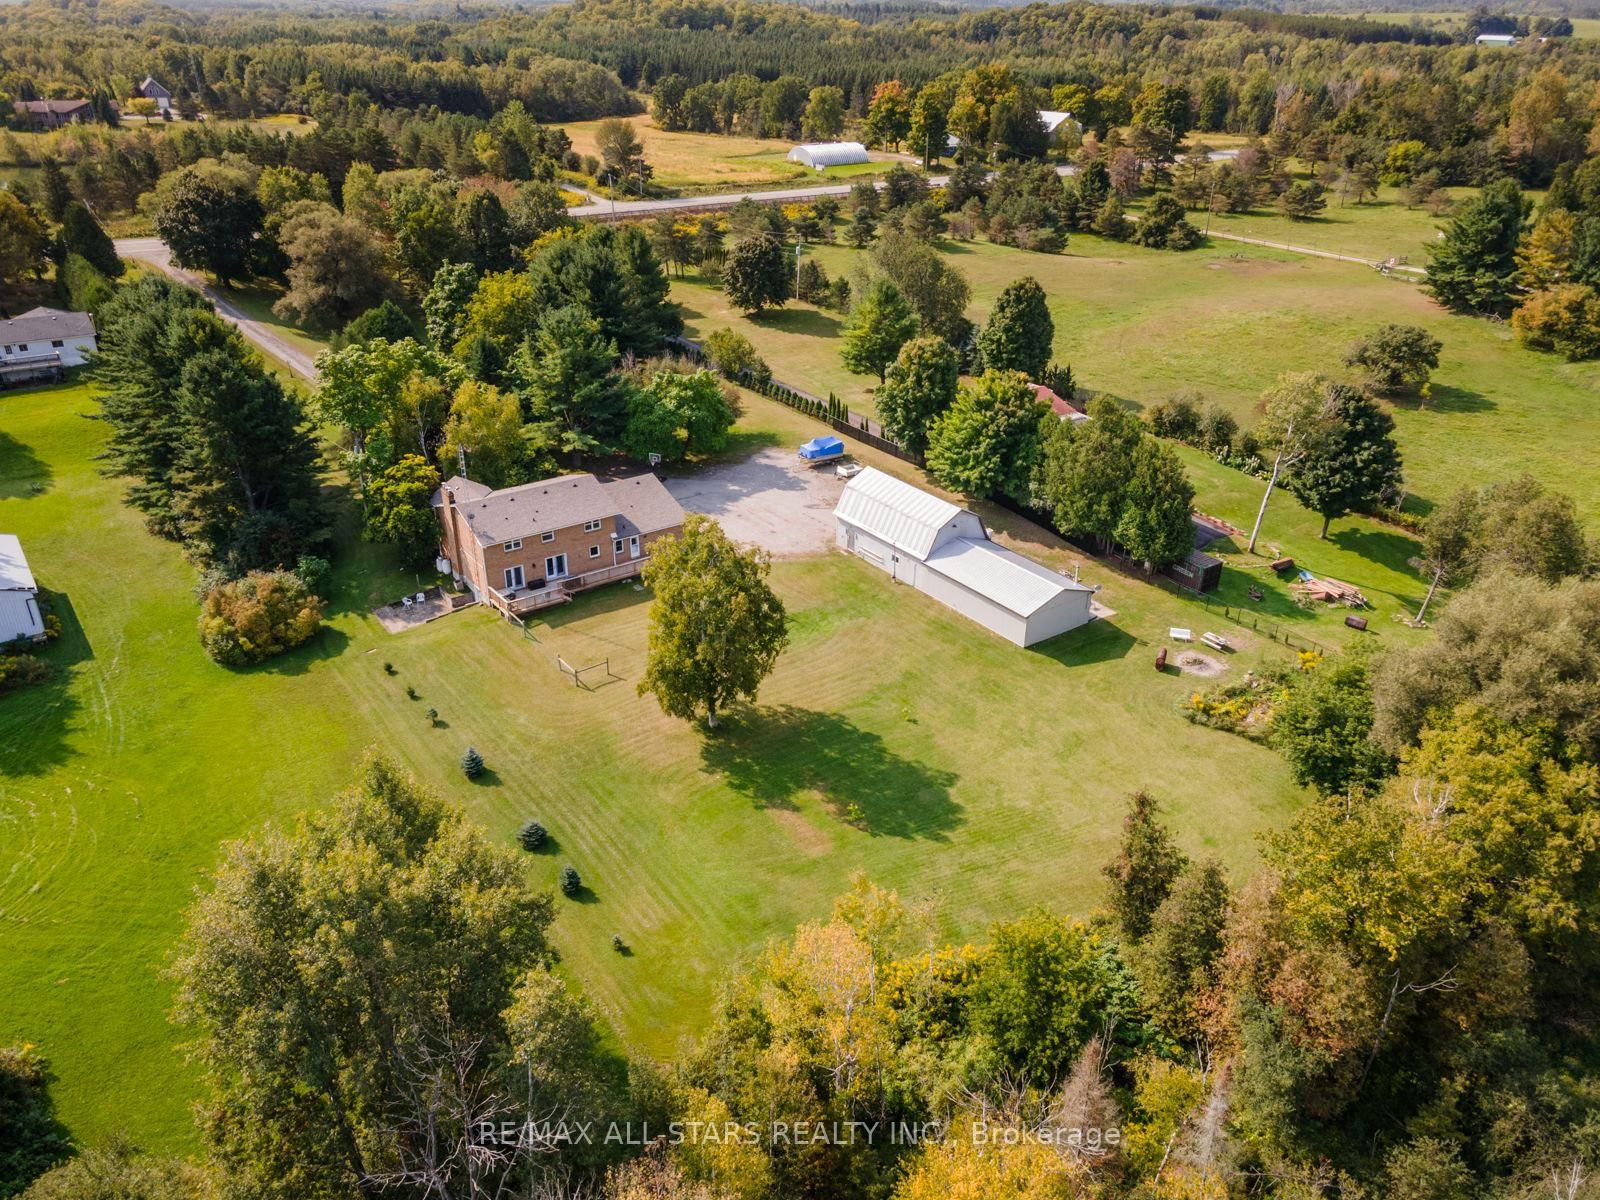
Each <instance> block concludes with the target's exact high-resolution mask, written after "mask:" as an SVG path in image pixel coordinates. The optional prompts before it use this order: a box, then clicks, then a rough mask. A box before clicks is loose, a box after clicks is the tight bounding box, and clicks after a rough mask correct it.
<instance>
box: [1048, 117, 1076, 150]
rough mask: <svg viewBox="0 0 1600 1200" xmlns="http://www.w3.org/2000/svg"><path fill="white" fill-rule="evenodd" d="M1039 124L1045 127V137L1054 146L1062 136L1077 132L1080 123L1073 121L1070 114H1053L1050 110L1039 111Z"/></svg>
mask: <svg viewBox="0 0 1600 1200" xmlns="http://www.w3.org/2000/svg"><path fill="white" fill-rule="evenodd" d="M1039 124H1041V125H1043V126H1044V133H1045V137H1047V138H1048V139H1049V140H1050V144H1051V145H1052V146H1054V145H1055V144H1056V143H1057V142H1058V141H1060V140H1061V135H1062V134H1064V133H1067V132H1068V131H1076V129H1077V128H1078V123H1077V122H1076V121H1074V120H1073V119H1072V114H1071V113H1069V112H1052V111H1050V110H1049V109H1048V108H1041V109H1040V110H1039Z"/></svg>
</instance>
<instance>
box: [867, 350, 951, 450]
mask: <svg viewBox="0 0 1600 1200" xmlns="http://www.w3.org/2000/svg"><path fill="white" fill-rule="evenodd" d="M960 377H961V360H960V356H959V355H957V354H956V351H955V348H954V347H953V346H951V345H950V343H949V342H946V341H945V340H943V339H942V338H937V337H919V338H913V339H912V340H911V341H909V342H907V343H906V344H905V345H904V346H902V347H901V348H900V355H899V357H898V358H896V359H895V361H894V365H893V366H891V367H890V368H889V372H888V375H887V376H886V377H885V379H884V382H883V385H882V386H881V387H879V388H878V390H877V393H876V394H875V395H874V397H873V400H874V404H875V407H876V408H877V410H878V420H879V421H881V422H882V423H883V430H884V432H885V433H887V434H888V435H889V436H890V437H892V438H894V439H895V440H896V441H897V442H899V443H900V444H901V445H903V446H904V447H905V448H906V449H907V450H910V451H911V452H912V453H913V454H921V453H923V452H924V451H925V450H927V448H928V431H929V429H930V428H931V426H932V425H933V423H934V422H935V421H936V420H937V419H938V418H939V417H940V416H942V415H943V414H944V413H945V412H946V411H947V410H948V409H949V408H950V406H951V405H952V404H954V403H955V399H956V386H957V384H958V383H959V382H960Z"/></svg>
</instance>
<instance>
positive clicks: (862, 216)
mask: <svg viewBox="0 0 1600 1200" xmlns="http://www.w3.org/2000/svg"><path fill="white" fill-rule="evenodd" d="M877 234H878V218H877V217H875V216H873V215H872V210H871V209H870V208H867V207H866V206H865V205H862V206H861V207H859V208H857V209H856V210H855V211H854V212H853V213H851V214H850V227H849V228H848V229H846V230H845V237H846V238H848V239H849V241H850V244H851V245H852V246H854V247H855V248H856V249H857V250H863V249H865V248H866V247H868V246H870V245H872V239H873V238H874V237H876V236H877Z"/></svg>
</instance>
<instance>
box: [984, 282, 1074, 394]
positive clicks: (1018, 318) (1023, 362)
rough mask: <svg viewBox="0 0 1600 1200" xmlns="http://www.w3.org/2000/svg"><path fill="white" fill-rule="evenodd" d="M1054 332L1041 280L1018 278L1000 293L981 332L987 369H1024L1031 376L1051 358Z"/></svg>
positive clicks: (1039, 370)
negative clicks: (1040, 284)
mask: <svg viewBox="0 0 1600 1200" xmlns="http://www.w3.org/2000/svg"><path fill="white" fill-rule="evenodd" d="M1055 334H1056V326H1055V321H1053V320H1052V319H1051V317H1050V307H1049V305H1048V304H1047V303H1046V301H1045V295H1044V289H1043V288H1042V287H1040V286H1039V281H1038V280H1037V279H1034V278H1033V277H1032V276H1031V275H1030V276H1027V277H1025V278H1022V279H1018V280H1016V281H1015V282H1013V283H1010V284H1008V285H1007V286H1006V289H1005V290H1004V291H1003V292H1001V293H1000V296H999V298H998V299H997V300H995V302H994V308H993V310H992V311H991V312H990V313H989V319H988V321H987V322H985V324H984V327H983V332H982V333H980V334H979V335H978V351H979V353H980V354H982V355H983V366H984V369H985V370H986V371H1021V372H1022V373H1023V374H1024V375H1026V376H1027V377H1028V378H1029V379H1032V378H1034V377H1035V376H1037V375H1038V374H1039V373H1040V372H1042V371H1043V370H1044V369H1045V367H1046V365H1047V364H1048V363H1049V362H1050V348H1051V345H1052V343H1053V342H1054V341H1055Z"/></svg>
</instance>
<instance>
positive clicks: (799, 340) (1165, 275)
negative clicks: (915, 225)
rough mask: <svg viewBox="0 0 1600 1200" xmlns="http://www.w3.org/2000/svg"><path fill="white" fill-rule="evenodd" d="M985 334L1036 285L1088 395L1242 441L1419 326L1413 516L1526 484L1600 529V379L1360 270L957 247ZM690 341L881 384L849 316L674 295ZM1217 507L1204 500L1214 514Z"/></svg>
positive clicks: (804, 383) (1247, 253) (1078, 242)
mask: <svg viewBox="0 0 1600 1200" xmlns="http://www.w3.org/2000/svg"><path fill="white" fill-rule="evenodd" d="M812 252H814V253H815V255H816V257H817V258H818V259H819V260H820V261H821V262H822V263H823V264H824V266H825V267H826V268H827V270H828V272H829V274H830V275H839V274H843V275H845V276H846V277H847V278H848V277H852V276H854V275H856V274H857V273H858V272H859V270H860V269H861V268H862V266H863V265H865V261H866V259H867V258H868V255H867V254H866V253H865V252H862V251H856V250H852V249H849V248H847V247H842V246H826V247H818V248H816V249H815V250H814V251H812V250H810V249H808V253H812ZM944 252H945V253H946V254H947V255H948V257H949V260H950V262H951V263H952V264H953V265H954V266H956V267H957V268H958V269H959V270H961V272H962V273H963V274H964V275H965V276H966V277H967V279H968V280H969V281H970V282H971V284H972V290H973V302H972V306H971V309H970V310H969V315H971V316H973V317H974V318H975V319H978V320H982V319H983V318H984V317H985V316H986V315H987V313H988V311H989V308H990V307H991V306H992V305H993V303H994V299H995V297H996V296H997V295H998V294H999V292H1000V290H1001V289H1002V288H1003V287H1004V286H1005V285H1006V284H1007V283H1009V282H1010V281H1012V280H1013V279H1016V278H1019V277H1021V276H1024V275H1032V276H1034V277H1035V278H1037V279H1038V280H1039V282H1040V283H1041V284H1042V285H1043V287H1044V289H1045V291H1046V293H1047V294H1048V295H1049V297H1050V307H1051V313H1052V315H1053V316H1054V318H1055V326H1056V340H1055V357H1056V358H1057V359H1058V360H1059V361H1061V362H1065V363H1070V364H1071V366H1072V368H1073V371H1074V373H1075V375H1076V377H1077V379H1078V381H1079V383H1080V385H1081V386H1083V387H1086V388H1088V389H1090V390H1092V391H1099V392H1105V393H1109V394H1111V395H1113V396H1115V397H1118V398H1120V399H1122V400H1124V401H1126V402H1127V403H1129V404H1131V405H1133V406H1135V407H1140V408H1142V407H1144V406H1147V405H1150V404H1153V403H1156V402H1158V401H1160V400H1164V399H1166V398H1168V397H1170V396H1171V395H1172V394H1174V393H1175V392H1178V391H1181V390H1189V389H1192V390H1196V391H1199V392H1200V393H1201V394H1202V395H1203V396H1204V397H1205V398H1206V399H1208V400H1213V401H1216V402H1218V403H1220V404H1221V405H1223V406H1224V407H1226V408H1227V409H1228V410H1229V411H1231V412H1232V413H1233V414H1234V415H1235V416H1236V417H1237V418H1238V419H1239V420H1240V422H1241V423H1242V424H1244V425H1246V426H1248V425H1250V424H1252V423H1253V422H1254V421H1255V420H1256V408H1257V405H1258V403H1259V398H1260V396H1261V393H1262V391H1263V390H1265V389H1266V388H1268V387H1270V386H1271V385H1272V384H1273V382H1274V381H1275V380H1276V379H1277V378H1278V377H1279V376H1280V375H1282V374H1283V373H1284V372H1287V371H1322V372H1325V373H1328V374H1331V375H1335V376H1338V375H1341V374H1342V373H1344V372H1345V371H1346V368H1344V366H1343V363H1342V360H1343V356H1344V353H1345V350H1346V348H1347V347H1348V346H1349V344H1350V343H1351V342H1353V341H1355V340H1356V339H1358V338H1360V337H1361V336H1363V335H1365V334H1366V333H1368V332H1370V331H1371V330H1372V329H1373V328H1375V327H1376V326H1378V325H1380V324H1382V323H1385V322H1390V321H1393V322H1400V323H1405V324H1416V325H1421V326H1423V327H1424V328H1426V329H1428V330H1429V331H1431V332H1432V333H1433V334H1434V335H1435V336H1437V337H1438V338H1439V339H1440V340H1441V341H1442V342H1443V343H1444V349H1443V351H1442V353H1441V356H1440V367H1439V370H1438V371H1437V372H1436V373H1435V374H1434V380H1433V398H1432V401H1431V402H1430V403H1429V404H1427V405H1426V406H1423V405H1419V404H1416V403H1405V404H1399V405H1395V406H1394V416H1395V420H1396V423H1397V425H1398V429H1399V440H1400V445H1401V448H1402V450H1403V451H1404V453H1405V459H1406V479H1407V484H1408V487H1409V489H1410V491H1411V493H1412V496H1413V500H1412V504H1413V506H1415V507H1417V508H1419V510H1426V508H1427V506H1428V505H1429V504H1431V503H1434V502H1437V500H1438V499H1439V498H1440V497H1442V496H1443V495H1445V494H1447V493H1448V492H1450V491H1451V490H1453V489H1454V488H1457V487H1460V486H1462V485H1465V484H1480V483H1485V482H1490V481H1494V480H1499V479H1505V478H1507V477H1509V476H1512V475H1516V474H1518V473H1520V472H1523V471H1526V472H1529V473H1531V474H1533V475H1535V476H1537V477H1538V478H1540V479H1541V480H1543V481H1545V482H1546V483H1548V484H1550V485H1551V486H1553V487H1557V488H1560V489H1562V490H1563V491H1566V492H1568V493H1569V494H1571V495H1572V496H1573V498H1574V499H1575V500H1576V502H1577V504H1578V506H1579V508H1580V509H1581V510H1582V512H1583V513H1584V514H1585V516H1587V517H1589V518H1591V519H1600V472H1596V471H1594V470H1592V469H1589V466H1588V464H1591V463H1594V462H1596V461H1600V415H1597V404H1600V364H1597V363H1592V362H1591V363H1568V362H1565V361H1563V360H1562V359H1560V358H1558V357H1556V356H1553V355H1549V354H1544V353H1540V352H1537V351H1533V350H1528V349H1525V348H1523V347H1522V346H1519V345H1518V344H1517V343H1516V341H1515V339H1514V338H1513V336H1512V334H1511V331H1510V328H1509V327H1508V326H1506V325H1504V324H1499V323H1496V322H1492V321H1486V320H1481V319H1478V318H1473V317H1463V316H1454V315H1452V314H1449V313H1447V312H1445V311H1444V310H1443V309H1441V308H1440V307H1439V306H1438V305H1437V304H1435V303H1434V302H1433V300H1432V299H1431V298H1430V297H1429V296H1428V295H1427V293H1426V292H1424V291H1423V290H1422V289H1421V288H1420V287H1419V286H1417V285H1416V284H1414V283H1409V282H1405V281H1402V280H1399V279H1395V278H1384V277H1382V276H1380V275H1378V274H1377V273H1376V272H1375V271H1371V270H1367V269H1364V268H1362V267H1359V266H1355V265H1352V264H1349V263H1341V262H1337V261H1333V260H1328V259H1318V258H1313V257H1309V256H1305V255H1294V254H1289V253H1285V252H1281V251H1274V250H1267V249H1263V248H1258V247H1252V246H1244V245H1240V244H1238V243H1229V242H1220V241H1218V242H1214V243H1212V244H1211V245H1208V246H1205V247H1202V248H1200V249H1197V250H1192V251H1189V252H1187V253H1181V254H1180V253H1173V252H1170V251H1159V250H1145V249H1142V248H1140V247H1138V246H1133V245H1128V244H1126V243H1119V242H1107V241H1105V240H1103V239H1100V238H1096V237H1093V236H1085V235H1076V234H1075V235H1073V237H1072V238H1071V240H1070V242H1069V243H1068V245H1067V248H1066V252H1065V253H1063V254H1059V255H1047V254H1035V253H1030V252H1027V251H1022V250H1015V249H1011V248H1009V247H1003V246H994V245H991V244H989V243H987V242H972V243H966V244H959V243H948V244H946V245H945V247H944ZM673 295H674V297H675V298H676V299H677V300H678V301H679V302H680V303H681V304H682V305H683V307H684V310H685V314H686V317H687V320H688V325H689V331H690V336H694V337H699V336H703V335H704V334H706V333H708V332H710V331H711V330H713V329H717V328H721V327H723V326H728V327H732V328H734V329H737V330H739V331H741V332H743V333H745V334H746V335H747V336H749V337H750V338H751V340H752V341H753V342H754V343H755V345H756V347H757V349H758V350H760V352H761V353H762V354H763V355H764V356H765V357H766V358H767V361H768V362H769V363H770V364H771V365H772V369H773V372H774V374H775V375H776V377H777V378H779V379H781V380H783V381H785V382H786V383H790V384H792V385H794V386H796V387H800V388H802V389H804V390H806V391H810V392H813V393H816V394H818V395H826V394H827V393H828V392H830V391H832V392H835V393H837V394H838V395H839V396H841V397H843V398H845V399H847V400H849V402H850V403H851V405H852V406H853V407H855V408H856V409H857V410H860V411H870V410H871V407H872V400H871V388H872V387H873V386H875V385H876V382H877V381H876V380H875V379H873V378H871V377H868V376H862V375H852V374H850V373H849V372H848V371H846V370H845V368H844V366H843V365H842V364H841V362H840V360H839V345H840V338H841V336H842V333H843V330H844V324H845V318H844V317H843V316H842V315H841V314H837V313H831V312H824V311H821V310H818V309H816V308H814V307H812V306H810V305H804V304H797V303H791V304H789V305H788V306H787V307H786V308H784V309H782V310H778V311H775V312H770V313H767V314H765V315H763V316H761V317H759V318H757V319H754V320H751V319H748V318H746V317H744V316H743V315H742V314H740V313H736V312H733V311H731V310H730V309H729V307H728V305H727V303H726V300H725V298H724V296H723V295H722V293H721V292H720V291H717V290H716V289H714V288H712V287H709V286H707V285H706V284H705V283H703V282H701V281H698V280H696V279H695V278H693V277H690V278H688V279H685V280H682V281H677V282H675V283H674V284H673ZM1204 502H1205V498H1204V496H1202V503H1204Z"/></svg>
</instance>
